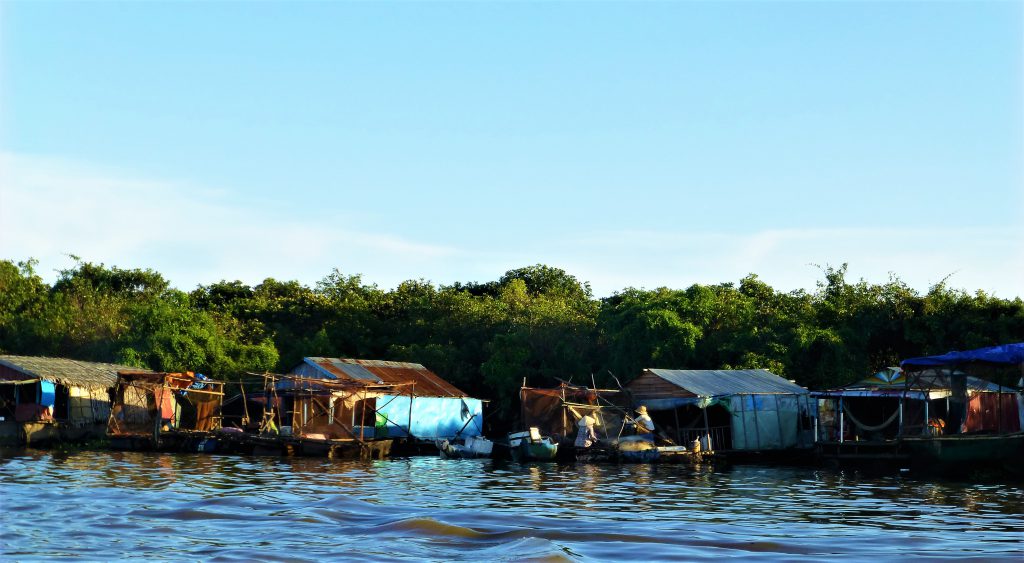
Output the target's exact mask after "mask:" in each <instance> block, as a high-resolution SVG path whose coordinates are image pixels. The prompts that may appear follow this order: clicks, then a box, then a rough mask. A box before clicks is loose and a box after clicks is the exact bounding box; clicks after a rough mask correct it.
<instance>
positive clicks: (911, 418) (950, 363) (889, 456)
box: [815, 343, 1024, 475]
mask: <svg viewBox="0 0 1024 563" xmlns="http://www.w3.org/2000/svg"><path fill="white" fill-rule="evenodd" d="M1022 374H1024V343H1018V344H1007V345H1002V346H992V347H988V348H979V349H976V350H967V351H961V352H950V353H948V354H942V355H939V356H926V357H921V358H911V359H908V360H904V361H903V362H901V364H900V368H888V369H886V370H883V371H882V372H879V373H877V374H875V375H873V376H872V377H869V378H868V379H866V380H864V381H861V382H858V383H856V384H853V385H850V386H848V387H844V388H840V389H832V390H828V391H821V392H818V393H816V394H815V395H816V396H817V397H818V398H819V399H820V400H821V402H822V405H821V407H822V409H821V410H822V413H823V414H824V415H825V416H823V420H822V425H821V426H820V428H821V430H822V439H821V440H819V442H818V446H817V447H818V450H819V451H818V453H819V455H820V456H821V457H822V459H823V460H824V461H826V462H829V463H833V464H838V465H869V466H872V467H875V468H877V469H896V468H899V469H910V470H912V471H917V472H922V473H943V474H962V475H967V474H969V473H970V472H973V471H989V470H995V471H1007V472H1009V473H1010V474H1015V475H1022V474H1024V470H1022V467H1024V432H1021V410H1022V407H1021V404H1020V402H1021V396H1020V394H1019V393H1020V392H1019V390H1016V389H1013V388H1011V387H1009V386H1006V385H1001V384H997V383H993V382H992V381H990V380H992V379H995V380H1003V381H1006V380H1015V379H1017V378H1018V377H1020V376H1021V375H1022ZM982 377H984V378H985V379H982Z"/></svg>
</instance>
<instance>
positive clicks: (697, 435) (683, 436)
mask: <svg viewBox="0 0 1024 563" xmlns="http://www.w3.org/2000/svg"><path fill="white" fill-rule="evenodd" d="M666 434H668V436H669V437H670V438H672V439H673V440H676V434H675V432H671V431H670V432H667V433H666ZM705 436H710V437H711V447H710V449H712V450H721V449H725V448H726V446H727V445H728V444H730V443H731V442H732V440H731V438H732V430H731V429H730V427H728V426H712V427H711V428H709V429H704V428H682V429H680V430H679V437H678V439H679V445H680V446H686V447H687V448H691V447H693V441H694V440H701V444H702V445H701V449H708V448H707V445H706V442H707V439H706V438H705Z"/></svg>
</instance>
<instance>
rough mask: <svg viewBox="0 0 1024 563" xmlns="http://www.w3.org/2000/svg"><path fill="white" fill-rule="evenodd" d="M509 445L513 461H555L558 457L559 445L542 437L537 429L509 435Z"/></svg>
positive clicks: (546, 437)
mask: <svg viewBox="0 0 1024 563" xmlns="http://www.w3.org/2000/svg"><path fill="white" fill-rule="evenodd" d="M508 444H509V450H510V451H511V452H512V459H513V461H519V462H522V461H553V460H554V459H555V457H557V456H558V443H557V442H555V441H554V440H552V439H551V438H550V437H548V436H541V435H540V430H539V429H537V428H536V427H533V428H530V430H529V431H527V432H515V433H512V434H509V435H508Z"/></svg>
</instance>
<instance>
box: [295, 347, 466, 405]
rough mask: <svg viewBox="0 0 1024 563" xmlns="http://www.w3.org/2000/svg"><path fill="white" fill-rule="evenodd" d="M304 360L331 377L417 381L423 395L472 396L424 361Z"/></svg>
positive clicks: (399, 383) (418, 388)
mask: <svg viewBox="0 0 1024 563" xmlns="http://www.w3.org/2000/svg"><path fill="white" fill-rule="evenodd" d="M303 361H304V363H306V364H309V365H311V366H313V367H315V368H316V369H317V370H318V371H319V372H320V373H322V374H323V375H324V377H328V378H331V379H338V378H345V379H353V380H356V381H361V382H369V383H391V384H395V385H401V384H408V383H414V384H415V393H416V395H417V396H420V397H466V396H468V395H466V394H465V393H463V392H462V391H460V390H459V389H458V388H457V387H455V386H454V385H452V384H451V383H448V382H447V381H445V380H444V379H441V377H440V376H438V375H437V374H436V373H434V372H432V371H430V370H429V369H427V368H425V367H423V365H421V364H413V363H407V362H388V361H382V360H356V359H350V358H319V357H309V358H304V359H303ZM292 371H295V370H292Z"/></svg>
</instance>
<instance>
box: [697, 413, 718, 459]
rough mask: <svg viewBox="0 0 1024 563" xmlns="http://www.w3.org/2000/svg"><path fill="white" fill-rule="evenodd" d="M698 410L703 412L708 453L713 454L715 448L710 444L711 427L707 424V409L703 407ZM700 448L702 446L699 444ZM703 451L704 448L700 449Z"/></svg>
mask: <svg viewBox="0 0 1024 563" xmlns="http://www.w3.org/2000/svg"><path fill="white" fill-rule="evenodd" d="M700 410H702V411H704V433H705V434H706V435H707V437H708V451H709V452H713V451H715V447H714V444H712V443H711V425H710V424H708V408H707V407H706V406H704V407H701V408H700ZM701 446H703V444H701ZM703 449H704V448H703V447H701V450H703Z"/></svg>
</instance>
